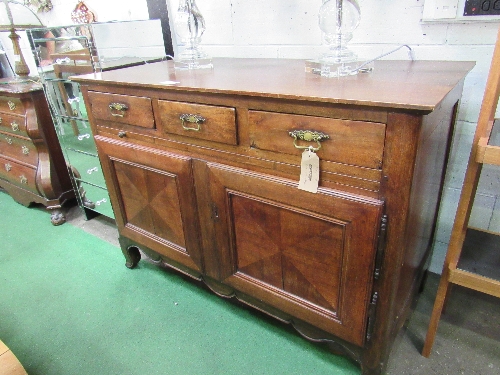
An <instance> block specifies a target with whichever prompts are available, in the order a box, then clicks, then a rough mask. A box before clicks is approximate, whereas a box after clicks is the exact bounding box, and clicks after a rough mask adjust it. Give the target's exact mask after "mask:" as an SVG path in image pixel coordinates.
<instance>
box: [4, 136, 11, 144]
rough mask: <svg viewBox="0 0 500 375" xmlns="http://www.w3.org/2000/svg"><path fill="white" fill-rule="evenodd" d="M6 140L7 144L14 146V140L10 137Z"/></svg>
mask: <svg viewBox="0 0 500 375" xmlns="http://www.w3.org/2000/svg"><path fill="white" fill-rule="evenodd" d="M5 140H6V141H7V143H8V144H9V145H11V144H12V138H8V137H6V138H5Z"/></svg>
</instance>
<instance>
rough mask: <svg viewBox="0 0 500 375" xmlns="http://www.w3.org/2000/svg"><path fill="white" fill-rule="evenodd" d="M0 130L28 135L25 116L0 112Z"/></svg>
mask: <svg viewBox="0 0 500 375" xmlns="http://www.w3.org/2000/svg"><path fill="white" fill-rule="evenodd" d="M0 130H1V131H5V132H10V133H12V134H16V135H22V136H25V137H27V136H28V133H27V131H26V118H25V117H24V116H18V115H13V114H10V113H1V112H0Z"/></svg>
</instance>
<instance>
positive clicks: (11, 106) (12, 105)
mask: <svg viewBox="0 0 500 375" xmlns="http://www.w3.org/2000/svg"><path fill="white" fill-rule="evenodd" d="M7 105H8V106H9V109H10V110H11V111H13V110H14V109H16V103H14V102H11V101H10V100H9V101H8V102H7Z"/></svg>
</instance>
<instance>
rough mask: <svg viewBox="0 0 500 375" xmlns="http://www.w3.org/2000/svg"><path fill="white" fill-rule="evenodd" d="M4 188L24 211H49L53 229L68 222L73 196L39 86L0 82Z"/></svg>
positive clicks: (0, 151)
mask: <svg viewBox="0 0 500 375" xmlns="http://www.w3.org/2000/svg"><path fill="white" fill-rule="evenodd" d="M0 187H2V188H3V189H5V191H7V192H8V193H9V194H10V195H11V196H12V198H13V199H14V200H16V201H17V202H19V203H21V204H23V205H25V206H29V205H30V204H31V203H39V204H42V205H44V206H46V207H47V209H49V210H50V211H51V222H52V224H54V225H59V224H62V223H64V222H65V221H66V219H65V215H64V213H63V211H62V210H61V207H62V205H63V204H64V203H65V202H66V201H68V200H71V199H74V197H75V195H74V190H73V187H72V185H71V181H70V179H69V174H68V169H67V167H66V163H65V162H64V157H63V154H62V151H61V147H60V145H59V142H58V141H57V136H56V134H55V129H54V125H53V123H52V119H51V116H50V112H49V108H48V105H47V101H46V100H45V96H44V93H43V90H42V86H41V85H40V84H38V83H30V82H20V83H16V82H12V83H8V81H7V80H6V79H2V80H0Z"/></svg>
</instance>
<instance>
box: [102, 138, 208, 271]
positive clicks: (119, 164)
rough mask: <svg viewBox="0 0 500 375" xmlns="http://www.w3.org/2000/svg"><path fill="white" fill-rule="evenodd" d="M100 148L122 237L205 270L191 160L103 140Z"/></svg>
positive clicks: (150, 149) (194, 268)
mask: <svg viewBox="0 0 500 375" xmlns="http://www.w3.org/2000/svg"><path fill="white" fill-rule="evenodd" d="M96 144H97V148H98V151H99V153H100V155H101V160H104V162H103V171H104V174H105V175H106V178H107V180H108V181H113V184H110V189H113V190H112V191H110V197H111V200H112V203H113V208H114V211H115V214H116V221H117V225H118V227H119V229H120V234H121V235H123V236H126V237H127V238H129V239H131V240H133V241H136V242H137V243H138V244H142V245H144V246H147V247H149V248H150V249H152V250H154V251H156V252H158V253H159V254H161V255H164V256H166V257H167V258H169V259H171V260H174V261H176V262H179V263H181V264H183V265H185V266H187V267H188V268H190V269H193V270H196V271H200V272H201V269H202V261H201V254H200V244H199V235H198V233H199V224H198V216H197V209H196V198H195V193H194V184H193V176H192V166H191V164H192V160H191V158H189V157H183V156H179V155H176V154H171V153H168V152H164V151H160V150H157V149H152V148H149V147H143V146H139V145H132V144H126V143H123V142H120V141H116V140H112V139H109V138H105V137H100V136H97V137H96ZM103 156H104V157H103Z"/></svg>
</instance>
